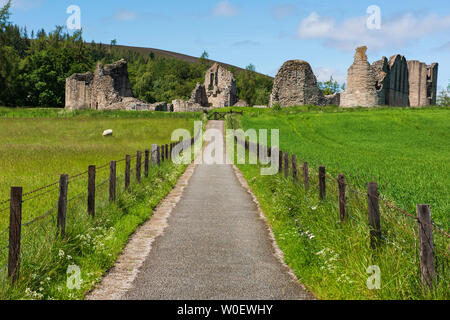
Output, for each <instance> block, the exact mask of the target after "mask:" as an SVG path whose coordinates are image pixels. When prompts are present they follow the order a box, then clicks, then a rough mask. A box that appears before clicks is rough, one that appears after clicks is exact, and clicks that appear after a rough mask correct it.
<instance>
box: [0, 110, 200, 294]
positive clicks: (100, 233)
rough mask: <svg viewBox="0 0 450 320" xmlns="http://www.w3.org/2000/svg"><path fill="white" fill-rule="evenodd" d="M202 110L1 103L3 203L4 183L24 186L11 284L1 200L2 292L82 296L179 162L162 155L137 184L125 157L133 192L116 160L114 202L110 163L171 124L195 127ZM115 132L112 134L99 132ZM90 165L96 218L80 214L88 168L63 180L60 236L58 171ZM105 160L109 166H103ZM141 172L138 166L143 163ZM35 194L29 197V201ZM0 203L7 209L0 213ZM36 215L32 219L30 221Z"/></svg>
mask: <svg viewBox="0 0 450 320" xmlns="http://www.w3.org/2000/svg"><path fill="white" fill-rule="evenodd" d="M201 118H202V115H201V114H200V113H186V114H183V113H177V114H175V113H173V114H171V113H156V112H120V111H108V112H96V111H86V110H84V111H75V112H67V111H64V110H60V109H7V108H0V203H2V202H3V200H5V199H6V200H7V199H8V198H9V189H10V187H11V186H22V187H23V188H24V193H25V194H26V195H25V196H24V202H23V204H22V215H23V216H22V223H23V226H22V243H21V269H20V280H19V282H18V284H17V285H16V286H15V287H11V286H10V285H9V281H8V279H7V278H6V267H5V264H6V262H7V255H8V250H7V244H8V232H7V231H8V229H7V226H8V222H9V210H8V208H7V207H8V205H9V204H8V202H6V203H2V204H1V205H0V211H1V212H0V299H82V298H83V297H84V294H85V293H86V292H87V291H88V290H89V289H91V288H92V286H93V285H94V284H95V283H97V282H98V281H99V279H100V278H101V276H102V275H103V273H104V272H105V271H107V270H108V269H109V268H110V267H112V266H113V265H114V262H115V260H116V258H117V256H118V255H119V254H120V252H121V250H122V248H123V247H124V245H125V244H126V243H127V241H128V237H129V236H130V234H132V233H133V232H134V231H135V230H136V228H137V227H138V226H139V225H140V224H141V223H143V222H144V221H146V220H147V219H148V218H149V217H150V215H151V214H152V209H153V208H154V207H155V206H156V205H157V204H158V203H159V201H160V200H161V199H162V198H164V196H165V195H166V194H167V193H168V192H169V191H170V190H171V189H172V187H173V185H174V184H175V183H176V181H177V179H178V177H179V175H180V174H181V173H182V172H183V171H184V169H185V166H184V165H181V166H180V165H174V164H173V163H171V162H165V163H164V164H163V165H162V166H161V167H154V166H152V167H151V168H150V172H149V177H148V178H143V180H142V183H141V184H137V183H136V179H135V177H134V176H135V174H134V172H133V169H134V168H135V164H136V160H135V159H134V158H132V161H131V168H132V174H131V176H132V186H131V188H132V190H131V192H130V193H127V192H124V178H123V177H124V166H125V163H124V162H123V161H120V162H118V164H117V175H118V177H117V179H118V185H117V192H118V201H117V202H116V203H113V204H111V203H109V201H108V183H107V181H108V177H109V165H108V164H109V162H110V161H112V160H121V159H123V158H124V157H125V155H126V154H130V155H132V156H134V155H136V151H137V150H141V151H144V150H145V149H151V146H152V144H154V143H155V144H159V145H160V144H167V143H169V142H170V136H171V134H172V131H173V130H175V129H179V128H186V129H188V130H189V131H191V132H193V129H194V121H195V120H199V119H201ZM106 129H113V130H114V136H113V137H108V138H104V137H103V136H102V133H103V131H104V130H106ZM91 164H94V165H97V168H98V169H97V173H96V216H95V218H94V219H93V218H92V217H90V216H89V215H88V214H87V210H86V208H87V207H86V192H87V175H86V174H82V175H80V176H78V177H74V178H73V179H70V180H69V194H68V198H69V199H70V201H69V204H68V213H67V222H66V225H67V227H66V228H67V229H66V237H64V238H61V237H58V236H57V228H56V211H55V205H56V204H57V200H58V184H56V185H54V186H51V187H49V188H45V189H42V190H39V191H38V192H36V193H32V194H29V195H28V194H27V193H29V192H30V191H32V190H35V189H38V188H40V187H43V186H46V185H49V184H53V183H55V182H58V180H59V175H60V174H63V173H65V174H69V176H76V175H77V174H79V173H84V172H86V171H87V168H88V166H89V165H91ZM104 165H106V166H104ZM142 170H143V169H142ZM35 197H36V198H35ZM3 209H6V210H3ZM36 217H38V218H39V220H36V221H35V218H36ZM69 265H77V266H79V267H80V269H81V276H82V279H83V282H82V284H81V286H80V288H78V289H73V290H72V289H68V287H67V286H66V279H67V274H66V270H67V267H68V266H69Z"/></svg>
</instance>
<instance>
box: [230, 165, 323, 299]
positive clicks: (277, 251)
mask: <svg viewBox="0 0 450 320" xmlns="http://www.w3.org/2000/svg"><path fill="white" fill-rule="evenodd" d="M232 166H233V171H234V174H235V176H236V178H237V179H238V181H239V183H240V184H241V186H242V188H244V190H246V191H247V192H248V193H249V194H250V196H251V197H252V200H253V202H254V203H255V205H256V208H257V209H258V213H259V216H260V218H261V219H262V220H263V222H264V224H265V226H266V229H267V233H268V236H269V239H270V242H271V244H272V247H273V255H274V256H275V258H277V260H278V261H279V262H280V263H281V265H282V266H283V268H285V270H286V272H287V273H288V274H289V276H290V277H291V278H292V280H293V281H295V282H296V283H297V284H298V285H299V286H300V287H301V288H302V289H303V290H304V291H305V294H307V295H308V296H309V297H310V298H311V300H318V298H317V297H316V296H315V295H314V294H313V293H312V292H311V291H310V290H309V289H308V288H306V286H305V285H304V284H303V283H301V282H300V280H299V279H298V277H297V276H296V275H295V273H294V271H292V269H291V268H290V267H289V266H288V265H287V264H286V262H285V261H284V252H283V251H282V250H281V249H280V247H279V246H278V244H277V241H276V239H275V234H274V233H273V230H272V227H271V226H270V223H269V220H268V219H267V217H266V215H265V213H264V211H263V210H262V208H261V206H260V204H259V201H258V198H257V197H256V196H255V194H254V193H253V191H252V189H251V188H250V186H249V185H248V183H247V180H246V179H245V178H244V175H243V173H242V172H241V170H239V168H238V167H237V166H236V165H235V164H233V165H232Z"/></svg>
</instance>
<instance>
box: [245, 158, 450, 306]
mask: <svg viewBox="0 0 450 320" xmlns="http://www.w3.org/2000/svg"><path fill="white" fill-rule="evenodd" d="M238 167H239V169H240V170H241V171H242V172H243V175H244V177H245V179H246V180H247V181H248V183H249V186H250V188H251V189H252V191H253V192H254V194H255V195H256V197H257V198H258V200H259V202H260V205H261V207H262V209H263V211H264V213H265V215H266V216H267V218H268V221H269V223H270V225H271V227H272V229H273V232H274V234H275V238H276V241H277V243H278V245H279V246H280V248H281V250H282V251H283V252H284V256H285V262H286V263H287V264H288V265H289V266H290V267H291V268H292V270H293V271H294V273H295V274H296V275H297V276H298V278H299V280H300V282H302V283H303V284H305V285H306V286H307V287H308V289H309V290H311V291H312V292H313V293H314V294H315V295H316V296H317V297H318V298H320V299H386V300H388V299H449V298H450V287H449V279H450V272H449V270H450V269H449V267H450V265H449V260H448V257H447V256H446V252H448V248H449V246H450V242H449V241H448V238H445V237H440V236H439V235H438V234H434V236H435V239H434V241H435V245H436V261H437V272H438V274H439V275H438V281H437V282H436V283H435V286H436V287H435V289H434V290H433V291H431V292H430V291H429V290H427V289H426V288H424V287H423V286H422V284H421V280H420V264H419V251H418V241H417V239H416V235H417V222H416V221H415V220H411V219H409V218H408V217H406V216H404V215H401V214H399V213H398V212H397V211H395V210H393V209H391V208H389V207H387V206H385V205H383V204H382V205H381V212H382V221H381V225H382V240H381V243H380V246H379V248H378V249H377V250H372V249H371V247H370V242H369V228H368V214H367V200H366V198H365V197H364V195H361V194H359V193H354V192H350V191H349V190H348V191H347V198H348V200H347V201H348V202H347V203H348V207H347V208H348V218H347V220H346V221H344V222H340V219H339V208H338V201H337V183H336V182H335V181H334V180H332V179H329V178H327V198H326V200H319V191H318V174H317V171H316V170H314V169H310V172H309V175H310V189H309V190H308V191H305V189H304V187H303V184H302V183H301V182H297V183H294V181H293V180H292V178H290V177H289V178H285V177H284V176H281V175H279V174H277V175H274V176H262V175H261V174H260V169H261V166H259V165H238ZM300 181H301V177H300ZM370 266H378V267H379V269H380V272H381V273H380V275H381V287H380V289H373V290H371V289H369V287H368V286H367V280H368V278H369V277H370V276H371V274H369V273H367V269H368V268H369V267H370Z"/></svg>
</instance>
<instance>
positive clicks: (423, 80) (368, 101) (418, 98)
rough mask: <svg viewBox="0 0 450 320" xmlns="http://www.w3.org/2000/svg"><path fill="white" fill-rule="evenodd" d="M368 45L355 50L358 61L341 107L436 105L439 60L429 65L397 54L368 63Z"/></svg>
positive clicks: (349, 74) (349, 72)
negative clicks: (408, 59)
mask: <svg viewBox="0 0 450 320" xmlns="http://www.w3.org/2000/svg"><path fill="white" fill-rule="evenodd" d="M366 50H367V47H360V48H357V49H356V54H355V62H354V63H353V65H352V66H351V67H350V69H349V71H348V78H347V82H348V83H347V89H346V91H345V92H344V93H343V94H342V96H341V107H355V106H362V107H373V106H378V105H386V106H399V107H407V106H419V107H421V106H428V105H433V104H436V91H437V70H438V65H437V63H433V64H431V65H430V66H427V65H426V64H425V63H422V62H419V61H407V60H406V58H405V57H404V56H402V55H399V54H396V55H393V56H392V57H390V58H389V60H388V59H386V57H383V58H382V59H381V60H378V61H375V62H374V63H373V64H372V65H370V64H369V62H367V56H366V54H365V52H366Z"/></svg>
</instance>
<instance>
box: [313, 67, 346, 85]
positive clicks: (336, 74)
mask: <svg viewBox="0 0 450 320" xmlns="http://www.w3.org/2000/svg"><path fill="white" fill-rule="evenodd" d="M313 71H314V74H315V76H316V78H317V81H321V82H325V81H328V80H330V77H333V80H334V81H337V82H338V83H339V84H340V85H342V84H343V83H345V82H346V81H347V75H346V74H344V73H342V72H340V71H339V70H337V69H335V68H330V67H315V68H313Z"/></svg>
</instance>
